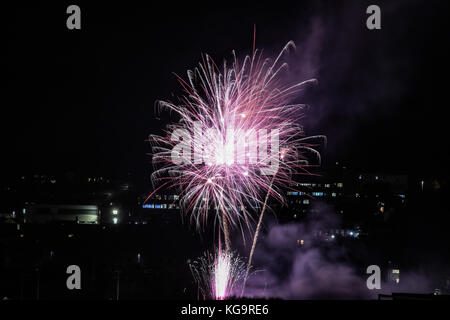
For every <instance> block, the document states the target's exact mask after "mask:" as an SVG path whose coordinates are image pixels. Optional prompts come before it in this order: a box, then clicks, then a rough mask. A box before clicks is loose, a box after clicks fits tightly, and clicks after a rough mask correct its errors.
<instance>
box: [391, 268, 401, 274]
mask: <svg viewBox="0 0 450 320" xmlns="http://www.w3.org/2000/svg"><path fill="white" fill-rule="evenodd" d="M392 273H395V274H399V273H400V270H399V269H392Z"/></svg>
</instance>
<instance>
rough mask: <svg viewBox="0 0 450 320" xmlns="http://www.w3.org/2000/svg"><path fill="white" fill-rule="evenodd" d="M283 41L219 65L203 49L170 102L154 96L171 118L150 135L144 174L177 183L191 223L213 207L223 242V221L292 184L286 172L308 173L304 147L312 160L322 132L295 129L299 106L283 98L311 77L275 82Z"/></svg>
mask: <svg viewBox="0 0 450 320" xmlns="http://www.w3.org/2000/svg"><path fill="white" fill-rule="evenodd" d="M290 47H294V44H293V42H289V43H288V44H287V45H286V46H285V47H284V48H283V50H282V51H281V52H280V54H279V55H278V57H277V58H276V59H275V60H274V61H273V62H272V61H271V60H269V59H264V58H263V56H262V54H261V53H260V52H259V51H258V50H254V52H253V54H252V55H251V56H246V57H245V58H244V59H243V61H242V64H240V61H239V60H238V59H237V58H236V55H235V54H234V53H233V63H232V64H231V66H228V65H227V62H226V61H224V64H223V68H222V70H219V67H218V66H217V65H216V64H215V63H214V61H213V60H212V59H211V58H210V57H209V56H208V55H206V56H205V57H203V60H202V62H201V63H200V64H199V67H198V68H196V69H194V71H188V72H187V80H183V79H182V78H180V77H178V79H179V82H180V84H181V86H182V87H183V90H184V96H182V97H180V98H179V101H178V103H174V102H159V107H160V108H167V109H168V110H170V111H171V112H174V113H175V114H177V115H178V117H179V121H178V122H177V123H174V124H171V125H169V126H168V127H167V130H166V132H165V135H164V136H156V135H152V136H150V140H151V141H152V142H153V162H154V164H155V167H157V169H156V170H155V171H154V172H153V174H152V181H153V182H154V183H155V184H156V183H164V184H165V185H166V187H168V188H178V189H180V190H181V191H180V203H181V207H182V209H183V211H184V212H186V213H190V217H191V221H192V222H195V225H196V226H197V228H200V226H201V225H203V226H204V225H205V224H206V222H207V220H208V218H209V215H210V213H211V212H216V214H215V215H214V222H216V221H218V222H219V224H220V226H221V229H222V231H223V232H224V235H225V240H226V242H227V241H228V244H227V247H229V235H228V227H240V228H241V231H242V226H243V224H245V225H247V227H248V228H249V229H250V226H251V222H252V221H253V218H252V212H253V211H255V209H257V208H260V207H261V206H262V205H263V201H262V198H263V196H264V194H268V195H269V196H270V197H271V198H274V199H275V200H278V201H280V202H282V203H283V202H284V196H283V194H282V193H281V192H280V189H281V188H284V189H288V190H292V189H293V187H292V185H293V182H294V181H293V175H294V174H297V173H308V171H307V167H308V165H309V162H308V159H309V157H308V154H309V153H312V154H313V155H314V156H315V157H316V158H317V159H319V160H320V155H319V153H318V152H317V151H316V150H315V149H314V147H315V146H316V144H315V139H316V138H323V137H322V136H314V137H305V136H304V135H303V130H302V127H301V125H300V124H298V120H299V119H300V118H301V117H302V115H303V109H304V108H305V105H303V104H292V103H291V101H292V100H293V99H294V98H295V97H296V96H297V95H298V93H299V92H300V91H302V90H303V89H304V88H305V85H307V84H313V83H315V80H314V79H312V80H308V81H304V82H301V83H295V84H293V85H289V84H286V83H285V81H283V77H282V73H283V71H284V70H285V69H286V68H287V64H286V63H282V62H281V58H282V56H283V54H284V53H286V51H287V50H288V49H289V48H290ZM269 133H270V134H269ZM269 136H270V137H269ZM275 140H277V141H275ZM269 141H270V143H269ZM274 141H275V142H276V143H275V142H274ZM269 146H270V147H269ZM192 150H193V152H192ZM174 155H175V157H174ZM280 160H281V161H280ZM273 165H274V166H273ZM273 168H275V170H272V169H273ZM270 170H272V171H270ZM211 208H215V209H216V210H210V209H211ZM224 222H225V223H224Z"/></svg>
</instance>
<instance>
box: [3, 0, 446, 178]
mask: <svg viewBox="0 0 450 320" xmlns="http://www.w3.org/2000/svg"><path fill="white" fill-rule="evenodd" d="M372 2H373V1H339V2H338V1H328V2H325V1H295V2H294V3H291V4H289V3H286V4H282V3H281V2H279V1H275V2H272V3H263V2H256V3H254V4H252V5H250V4H249V5H246V6H243V4H242V3H241V2H223V3H222V4H220V3H218V2H216V3H214V4H212V3H210V4H209V5H206V6H205V5H195V4H191V5H189V6H187V5H179V4H175V3H172V2H167V3H166V4H163V6H162V7H161V6H160V3H158V5H156V4H155V5H151V4H149V3H147V4H145V5H144V4H142V3H136V4H133V3H130V2H128V1H127V2H118V3H116V2H114V4H113V3H111V2H104V3H102V4H101V3H97V4H93V3H91V2H89V3H88V2H80V1H75V2H74V1H71V2H70V3H69V2H65V1H63V2H60V3H54V4H46V5H38V4H36V3H29V4H26V3H25V2H20V6H19V4H18V5H16V6H15V5H8V6H3V5H2V20H3V21H4V22H6V28H4V30H3V31H6V32H5V33H6V37H4V38H3V40H2V41H3V46H2V53H3V54H2V56H3V57H2V59H1V60H0V61H1V62H0V63H1V64H2V68H1V69H2V72H3V74H5V79H6V87H5V86H3V88H4V90H2V92H3V93H2V96H1V99H2V103H1V112H2V117H1V126H0V130H1V134H0V136H1V146H2V153H1V154H2V160H4V165H3V166H2V167H1V170H0V174H1V175H2V176H4V175H6V176H14V175H21V174H23V173H34V172H47V173H58V172H64V171H67V170H70V171H80V172H85V171H86V172H99V173H105V174H111V175H119V176H120V175H123V174H126V173H127V172H132V173H134V174H136V175H137V176H145V175H147V174H148V172H149V170H150V168H151V158H150V157H149V156H148V155H146V153H148V152H149V151H150V148H149V145H148V143H147V142H146V141H145V140H146V139H147V137H148V134H150V133H155V134H160V133H161V129H162V128H163V125H164V123H163V121H158V120H156V119H155V118H156V117H157V115H156V113H155V108H154V103H155V101H156V100H158V99H168V98H170V97H171V95H172V94H175V95H178V94H180V93H181V90H180V87H179V86H178V83H177V80H176V78H175V76H174V75H173V73H177V74H180V75H181V76H185V74H186V70H187V69H190V68H193V67H195V66H196V65H197V63H198V61H200V59H201V54H202V53H208V54H210V55H211V56H212V57H213V58H214V59H215V60H216V61H218V62H222V60H223V59H224V58H226V59H230V58H231V51H232V50H233V49H234V50H236V52H237V53H238V56H240V57H242V56H243V55H244V54H248V53H249V52H251V50H252V42H253V26H254V25H256V46H257V47H258V48H262V49H263V50H264V52H265V53H266V54H268V55H271V56H273V55H275V54H276V53H278V52H279V51H280V50H281V48H282V47H283V46H284V45H285V43H286V42H287V41H289V40H294V41H295V42H296V44H297V51H296V52H295V53H292V54H291V55H290V56H289V61H288V62H289V64H290V72H289V76H290V77H292V79H293V80H297V81H302V80H306V79H308V78H311V77H315V78H317V79H318V81H319V85H318V86H317V87H316V88H314V89H312V90H310V91H309V92H307V93H306V94H305V95H304V96H303V97H301V99H303V101H305V102H307V103H308V104H309V105H310V111H309V112H308V114H307V118H306V119H305V121H304V124H305V129H306V133H307V134H325V135H327V137H328V146H327V148H326V150H325V154H324V159H325V162H328V163H329V162H334V161H336V160H340V161H345V162H346V163H348V164H349V165H351V166H354V167H358V168H364V169H367V170H377V171H378V170H379V171H393V172H404V173H408V174H410V175H415V176H420V175H422V174H423V175H430V174H432V175H439V176H444V175H447V174H448V168H447V164H448V162H449V152H448V151H449V147H448V146H449V144H448V140H447V136H448V135H447V132H446V131H447V127H448V125H447V123H448V117H447V109H448V76H449V74H450V73H449V69H450V68H449V66H450V63H449V59H448V49H447V48H446V44H447V42H448V39H449V37H448V31H449V30H450V28H449V19H448V14H449V13H450V11H449V8H448V5H447V2H446V1H377V2H376V4H378V5H379V6H380V7H381V10H382V29H381V30H375V31H370V30H368V29H367V28H366V26H365V21H366V18H367V15H366V13H365V11H366V8H367V6H368V5H370V4H373V3H372ZM70 4H78V5H79V6H80V7H81V14H82V22H81V23H82V28H81V30H68V29H67V28H66V19H67V16H68V15H67V14H66V8H67V6H68V5H70ZM299 99H300V98H299ZM172 120H173V121H175V120H176V119H172Z"/></svg>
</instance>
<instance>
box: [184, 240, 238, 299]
mask: <svg viewBox="0 0 450 320" xmlns="http://www.w3.org/2000/svg"><path fill="white" fill-rule="evenodd" d="M189 268H190V270H191V273H192V275H193V277H194V280H195V281H196V283H197V285H198V287H199V289H200V291H201V293H202V295H203V298H204V299H215V300H225V299H227V298H228V297H230V295H231V294H232V293H233V290H234V289H235V287H236V286H237V285H238V283H239V282H240V281H241V280H242V279H243V277H244V274H245V262H244V261H243V260H242V259H241V258H240V257H239V256H238V255H237V254H236V253H233V252H227V251H224V250H221V249H220V246H219V248H218V249H217V250H216V253H215V254H212V253H208V252H205V253H204V255H203V256H202V257H200V258H199V259H197V260H196V261H194V262H193V263H191V264H190V265H189Z"/></svg>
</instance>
